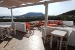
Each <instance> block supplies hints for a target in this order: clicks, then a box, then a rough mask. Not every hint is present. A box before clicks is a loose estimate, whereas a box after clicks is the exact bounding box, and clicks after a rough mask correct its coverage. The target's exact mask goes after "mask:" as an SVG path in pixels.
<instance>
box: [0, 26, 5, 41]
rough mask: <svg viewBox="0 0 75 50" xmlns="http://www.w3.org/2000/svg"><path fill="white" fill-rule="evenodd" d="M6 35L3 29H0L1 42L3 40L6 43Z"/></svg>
mask: <svg viewBox="0 0 75 50" xmlns="http://www.w3.org/2000/svg"><path fill="white" fill-rule="evenodd" d="M5 35H6V32H5V30H4V29H3V28H2V27H0V37H1V40H3V41H4V39H5V37H4V36H5Z"/></svg>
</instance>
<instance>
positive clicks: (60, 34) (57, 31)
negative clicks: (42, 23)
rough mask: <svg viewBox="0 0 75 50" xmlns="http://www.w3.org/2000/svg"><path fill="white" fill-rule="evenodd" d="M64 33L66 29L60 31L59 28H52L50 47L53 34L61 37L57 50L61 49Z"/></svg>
mask: <svg viewBox="0 0 75 50" xmlns="http://www.w3.org/2000/svg"><path fill="white" fill-rule="evenodd" d="M66 33H67V32H66V31H61V30H54V31H52V32H51V42H50V48H52V39H53V36H59V37H61V40H60V48H59V50H61V46H62V39H63V36H65V34H66Z"/></svg>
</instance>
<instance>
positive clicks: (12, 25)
mask: <svg viewBox="0 0 75 50" xmlns="http://www.w3.org/2000/svg"><path fill="white" fill-rule="evenodd" d="M10 10H11V20H12V23H11V27H12V28H14V20H13V11H12V9H10Z"/></svg>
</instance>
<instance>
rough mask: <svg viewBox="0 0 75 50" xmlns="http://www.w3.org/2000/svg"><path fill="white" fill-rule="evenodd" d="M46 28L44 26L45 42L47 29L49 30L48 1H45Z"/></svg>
mask: <svg viewBox="0 0 75 50" xmlns="http://www.w3.org/2000/svg"><path fill="white" fill-rule="evenodd" d="M44 5H45V28H44V44H45V36H46V30H47V21H48V3H47V2H45V3H44Z"/></svg>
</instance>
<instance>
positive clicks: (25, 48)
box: [0, 30, 75, 50]
mask: <svg viewBox="0 0 75 50" xmlns="http://www.w3.org/2000/svg"><path fill="white" fill-rule="evenodd" d="M11 36H12V37H11V38H6V39H5V40H4V41H1V40H0V50H57V49H56V45H53V48H52V49H50V46H49V44H48V43H46V44H45V45H44V44H43V40H42V32H41V31H39V30H34V35H30V34H26V33H22V32H19V31H17V35H16V36H14V35H11ZM68 50H75V48H74V47H71V46H68Z"/></svg>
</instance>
